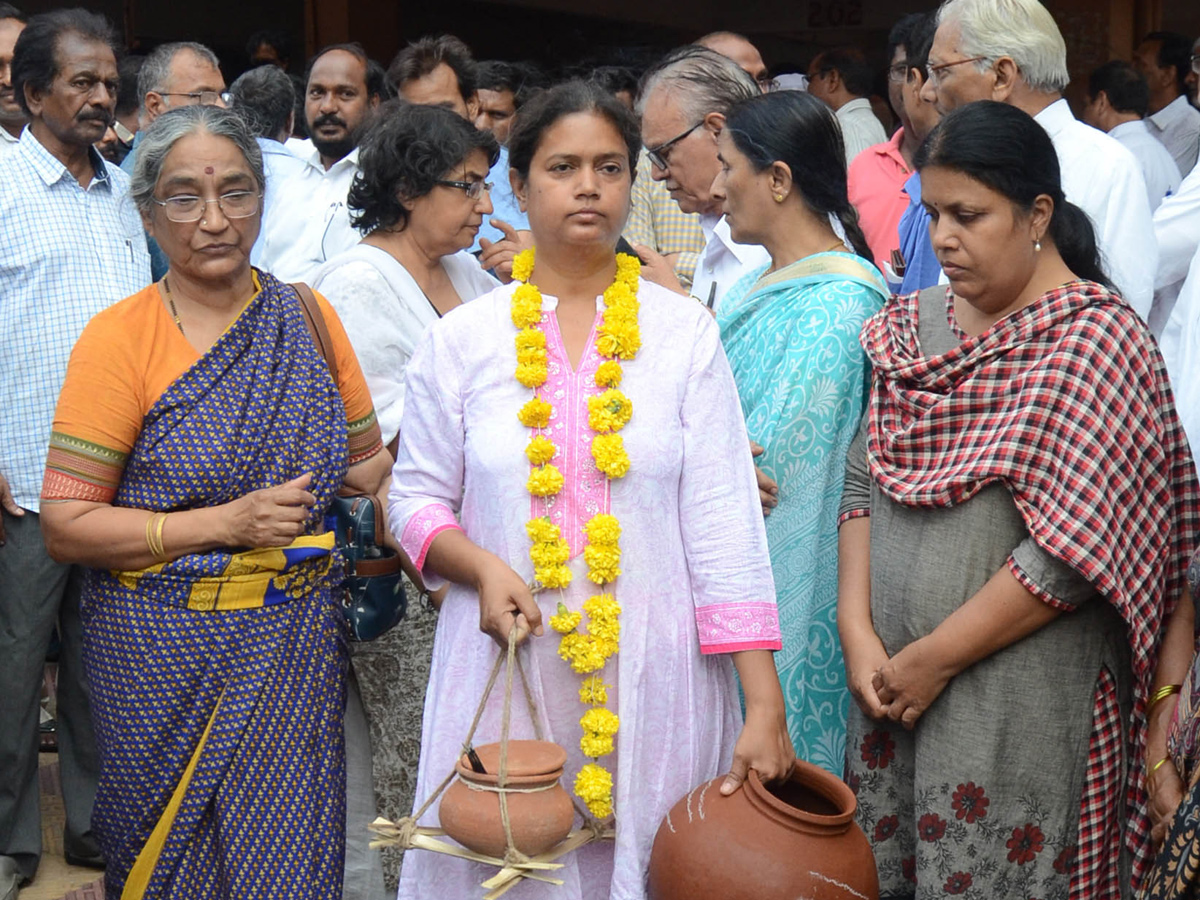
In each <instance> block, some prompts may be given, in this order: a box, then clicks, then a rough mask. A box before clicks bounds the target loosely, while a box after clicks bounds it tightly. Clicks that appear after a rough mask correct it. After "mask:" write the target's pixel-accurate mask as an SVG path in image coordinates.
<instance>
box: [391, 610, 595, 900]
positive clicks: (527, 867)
mask: <svg viewBox="0 0 1200 900" xmlns="http://www.w3.org/2000/svg"><path fill="white" fill-rule="evenodd" d="M516 634H517V630H516V627H515V626H514V628H513V630H512V631H511V632H510V633H509V636H508V652H507V653H501V654H498V655H497V657H496V663H495V665H494V666H493V667H492V672H491V675H490V676H489V677H488V681H487V685H486V686H485V687H484V689H483V697H482V698H481V699H480V701H479V707H478V708H477V709H476V710H475V718H474V719H473V720H472V721H471V728H470V730H469V731H468V732H467V737H466V739H465V740H464V741H463V755H462V756H461V757H460V759H459V760H458V761H457V764H456V766H455V768H454V769H453V770H452V771H451V772H450V774H449V775H447V776H446V777H445V779H443V780H442V783H441V784H439V785H438V786H437V788H436V789H435V790H434V791H433V793H432V794H430V796H429V797H428V798H426V800H425V802H424V803H422V804H421V806H420V808H419V809H418V810H417V811H416V812H415V813H413V815H411V816H406V817H404V818H403V819H401V820H400V821H398V822H391V821H389V820H388V819H385V818H382V817H381V818H378V819H376V820H375V821H374V822H372V823H371V824H370V826H368V827H369V829H370V830H371V831H372V832H374V833H375V834H376V835H377V836H378V837H377V838H376V839H375V840H373V841H372V842H371V847H372V848H377V847H399V848H401V849H403V850H429V851H432V852H434V853H444V854H447V855H449V856H456V857H458V858H459V859H467V860H472V861H474V862H480V863H484V864H486V865H490V866H495V867H496V868H497V869H499V871H498V872H497V873H496V874H495V875H494V876H493V877H491V878H489V879H487V880H486V881H484V882H483V883H482V885H481V886H482V887H483V889H484V890H485V891H486V892H487V893H485V894H484V895H483V898H484V900H494V898H497V897H501V896H503V895H504V894H505V893H507V892H508V891H509V890H510V889H511V888H513V887H515V886H516V885H517V884H518V883H519V882H520V881H522V880H523V879H525V878H529V879H532V880H535V881H545V882H548V883H550V884H558V885H561V884H562V883H563V882H562V880H561V879H559V878H555V877H553V876H552V875H549V874H546V873H548V872H552V871H554V870H555V869H561V868H562V865H563V864H562V863H560V862H556V860H558V859H560V858H561V857H563V856H565V855H566V854H568V853H570V852H571V851H573V850H576V849H578V848H579V847H582V846H584V845H585V844H590V843H591V842H593V841H611V840H613V839H614V838H615V837H616V831H615V830H614V828H613V827H612V826H611V825H605V824H602V823H600V822H598V821H597V820H596V819H595V818H593V817H592V816H591V815H589V814H588V812H587V811H585V810H584V809H582V808H581V807H580V805H579V804H578V803H577V802H576V801H575V800H573V799H572V798H570V796H569V795H568V794H567V792H566V790H565V789H564V788H563V787H562V786H561V785H560V784H559V778H560V777H561V775H562V763H563V762H565V760H566V751H564V750H563V749H562V748H561V747H559V746H558V745H557V744H553V743H550V742H548V741H545V739H544V737H543V732H542V726H541V718H540V717H539V715H538V709H537V704H536V703H535V702H534V699H533V693H532V691H531V690H530V688H529V681H528V680H527V679H526V677H525V669H524V667H523V666H522V665H521V658H520V656H519V655H518V654H517V642H516ZM501 666H504V667H505V669H506V672H505V683H504V709H503V716H502V718H501V722H500V743H499V744H498V745H485V746H482V747H479V748H478V751H479V752H478V753H477V754H476V753H475V750H474V749H473V747H472V740H473V739H474V737H475V729H476V728H478V727H479V722H480V719H482V718H483V712H484V709H486V707H487V701H488V698H489V697H490V696H491V693H492V689H493V688H494V687H495V686H496V680H497V679H498V678H499V676H500V668H501ZM514 671H516V672H519V673H520V675H521V687H522V690H523V692H524V694H525V702H526V703H527V704H528V706H529V717H530V720H531V721H532V722H533V728H534V734H535V736H536V738H537V740H536V741H511V740H510V739H509V727H510V725H511V719H512V695H513V673H514ZM514 745H530V746H528V747H522V749H531V750H541V752H540V753H536V754H534V755H536V756H539V757H540V758H541V760H542V761H543V762H545V761H546V760H550V762H549V763H547V764H546V765H543V766H542V767H541V768H549V771H546V772H538V773H534V774H530V775H525V776H523V775H519V774H513V773H510V759H509V756H510V749H513V747H514ZM537 745H540V747H539V746H537ZM473 755H474V756H475V762H476V763H478V762H479V761H480V759H481V758H488V759H489V760H490V759H491V758H493V757H496V756H498V759H499V766H498V774H497V775H496V776H495V780H494V782H493V783H488V780H490V779H487V780H482V781H481V780H475V779H474V778H473V777H472V774H473V772H474V771H475V769H474V767H473V766H472V763H471V757H472V756H473ZM555 763H557V765H555ZM480 768H483V767H482V766H480ZM535 768H536V764H535ZM479 774H480V775H481V776H486V775H487V773H486V772H483V773H479ZM455 779H458V781H457V782H456V781H455ZM531 782H533V783H531ZM452 784H453V787H452ZM459 785H462V794H463V795H464V801H465V802H464V805H465V804H466V803H470V809H469V810H464V811H463V814H462V815H460V816H456V817H445V816H444V817H443V818H442V824H443V826H445V825H446V824H451V827H452V830H453V831H454V832H456V833H454V834H451V832H450V830H447V829H446V828H445V827H443V828H429V827H425V826H421V825H418V824H417V823H418V822H419V821H420V819H421V817H422V816H423V815H425V813H426V812H428V811H429V809H430V808H431V807H432V806H433V804H434V802H435V801H436V800H437V799H438V798H439V797H442V795H443V794H444V793H446V792H447V789H451V790H455V789H458V788H459ZM473 794H481V795H495V796H496V798H497V805H498V812H499V815H498V817H499V825H500V829H501V832H502V834H503V843H502V844H501V843H500V840H499V835H498V834H496V833H495V828H494V826H495V822H494V821H493V822H492V823H490V824H491V825H492V828H490V829H489V828H488V827H487V826H488V824H489V823H487V822H483V823H482V826H481V822H480V820H481V818H482V817H481V816H480V814H479V809H480V804H479V803H478V802H471V798H470V795H473ZM443 802H444V798H443ZM510 804H512V805H513V806H525V807H527V808H530V811H531V812H533V815H525V816H520V815H514V812H521V811H522V810H520V809H518V810H515V811H514V810H513V809H512V808H510ZM563 804H566V807H567V808H568V809H569V810H573V813H578V814H579V816H580V818H582V820H583V823H584V825H583V828H580V829H578V830H576V831H570V828H571V825H572V824H573V823H574V815H573V814H572V815H570V816H569V817H568V818H565V819H564V817H562V816H561V815H560V814H561V812H562V808H563ZM555 807H558V808H557V809H555ZM548 809H549V810H550V812H549V814H548V813H547V810H548ZM556 818H557V819H558V821H559V824H560V825H562V826H563V827H561V829H560V830H558V831H557V833H556V834H554V835H553V836H552V838H547V835H546V831H547V821H549V820H554V819H556ZM451 819H454V821H453V822H452V821H451ZM514 819H516V820H517V821H518V825H517V827H516V828H514ZM526 821H527V822H528V824H526ZM458 822H471V823H473V825H474V827H472V828H471V829H470V831H472V832H474V834H471V835H468V834H465V833H461V832H460V829H459V828H458V827H456V825H457V823H458ZM549 827H550V829H551V831H553V829H554V826H553V822H552V821H551V824H550V826H549ZM465 830H466V829H463V831H465ZM489 832H491V834H490V835H489ZM568 832H569V833H568ZM480 833H482V834H480ZM447 835H448V836H450V837H454V838H455V839H456V840H459V841H460V843H462V841H461V838H462V837H467V838H468V840H470V841H471V843H472V844H475V845H476V847H477V848H478V847H487V848H490V849H493V850H497V849H499V848H500V847H502V848H503V853H502V854H500V855H496V854H495V853H485V852H479V850H478V849H467V848H465V847H460V846H457V845H455V844H451V843H449V842H447V841H443V840H438V838H440V837H443V836H447ZM547 840H553V843H552V846H550V847H549V849H546V850H542V851H541V852H538V853H533V854H526V853H524V852H522V850H521V849H520V847H521V846H522V845H523V846H525V848H526V849H530V846H531V845H533V846H542V845H544V844H545V843H546V842H547Z"/></svg>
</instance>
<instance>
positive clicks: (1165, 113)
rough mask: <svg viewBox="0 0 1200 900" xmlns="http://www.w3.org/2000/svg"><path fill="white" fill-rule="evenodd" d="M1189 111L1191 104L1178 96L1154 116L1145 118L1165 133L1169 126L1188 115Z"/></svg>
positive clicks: (1183, 97) (1185, 98)
mask: <svg viewBox="0 0 1200 900" xmlns="http://www.w3.org/2000/svg"><path fill="white" fill-rule="evenodd" d="M1189 109H1191V104H1190V103H1188V101H1187V97H1185V96H1183V94H1180V95H1179V96H1178V97H1176V98H1175V99H1174V100H1172V101H1171V102H1170V103H1168V104H1167V105H1166V106H1164V107H1163V108H1162V109H1160V110H1159V111H1158V112H1156V113H1155V114H1154V115H1152V116H1147V117H1146V118H1148V119H1149V120H1150V121H1151V122H1153V123H1154V124H1155V125H1157V126H1158V127H1159V128H1160V129H1161V130H1164V131H1165V130H1166V129H1167V128H1169V127H1170V126H1171V125H1173V124H1175V123H1176V122H1178V121H1180V120H1181V119H1183V118H1184V117H1185V116H1186V115H1187V114H1188V110H1189Z"/></svg>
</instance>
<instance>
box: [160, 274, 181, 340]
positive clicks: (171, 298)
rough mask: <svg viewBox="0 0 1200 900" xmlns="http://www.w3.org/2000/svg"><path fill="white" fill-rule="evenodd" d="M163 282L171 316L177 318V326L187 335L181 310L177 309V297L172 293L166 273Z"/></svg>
mask: <svg viewBox="0 0 1200 900" xmlns="http://www.w3.org/2000/svg"><path fill="white" fill-rule="evenodd" d="M162 283H163V289H164V290H165V291H166V292H167V303H168V304H169V305H170V307H171V318H173V319H174V320H175V327H176V328H178V329H179V333H180V334H182V335H183V336H184V337H187V334H186V333H185V332H184V330H183V323H182V322H180V321H179V311H178V310H177V309H175V297H174V295H172V293H171V283H170V282H169V281H167V276H166V275H164V276H163V280H162Z"/></svg>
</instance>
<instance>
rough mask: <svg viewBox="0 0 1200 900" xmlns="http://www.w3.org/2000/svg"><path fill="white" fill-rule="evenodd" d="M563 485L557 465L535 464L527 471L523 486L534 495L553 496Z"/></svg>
mask: <svg viewBox="0 0 1200 900" xmlns="http://www.w3.org/2000/svg"><path fill="white" fill-rule="evenodd" d="M562 486H563V474H562V472H560V471H558V467H557V466H552V465H548V464H547V465H544V466H537V467H536V468H534V469H530V471H529V480H528V481H527V482H525V487H526V489H527V490H528V491H529V493H531V494H533V496H535V497H553V496H554V495H555V494H557V493H558V492H559V491H561V490H562Z"/></svg>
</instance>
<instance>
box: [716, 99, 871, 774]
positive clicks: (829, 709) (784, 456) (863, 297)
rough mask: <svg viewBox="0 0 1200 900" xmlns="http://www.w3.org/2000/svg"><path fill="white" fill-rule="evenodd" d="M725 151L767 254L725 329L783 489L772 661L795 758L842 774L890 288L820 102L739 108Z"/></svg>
mask: <svg viewBox="0 0 1200 900" xmlns="http://www.w3.org/2000/svg"><path fill="white" fill-rule="evenodd" d="M717 143H718V148H719V151H720V157H721V163H722V169H721V173H720V174H719V175H718V176H717V179H716V181H715V182H714V185H713V193H714V194H715V195H717V196H718V197H721V198H722V200H723V205H724V210H725V218H726V220H727V221H728V222H729V227H730V230H731V232H732V234H733V237H734V240H736V241H739V242H741V243H751V244H762V245H763V246H764V247H766V249H767V250H768V252H769V253H770V254H771V264H770V265H769V266H768V267H766V268H765V269H760V270H758V271H755V272H750V273H748V274H747V275H746V276H745V277H744V278H742V279H741V280H740V281H739V282H738V283H737V284H736V285H734V287H733V288H731V289H730V292H729V294H728V295H726V298H725V300H724V301H723V302H722V304H721V312H720V315H719V316H718V322H719V324H720V326H721V340H722V342H723V344H724V346H725V353H726V355H727V356H728V357H729V363H730V365H731V366H732V367H733V374H734V379H735V380H736V382H737V387H738V395H739V399H740V400H741V404H742V412H743V414H744V415H745V417H746V425H747V428H748V430H749V432H750V437H751V439H752V440H753V441H755V442H756V443H757V444H760V445H761V447H762V451H763V452H762V454H761V456H760V457H759V465H760V467H761V470H762V471H763V472H764V473H765V474H766V475H767V476H769V477H770V478H771V479H773V480H774V481H775V483H776V486H777V490H776V492H775V493H774V494H773V495H772V496H766V497H764V512H765V513H766V514H767V515H768V518H767V522H766V525H767V542H768V544H769V546H770V551H771V567H772V571H773V573H774V576H775V590H776V600H777V602H778V605H779V619H780V626H781V628H782V631H783V650H782V651H781V652H779V653H777V654H776V658H775V662H776V666H777V667H778V669H779V679H780V682H781V683H782V684H783V691H784V698H785V700H786V701H787V711H788V728H789V731H790V733H791V738H792V743H793V744H794V745H795V748H796V753H797V755H798V756H799V757H800V758H802V759H805V760H808V761H809V762H811V763H814V764H816V765H819V766H822V767H824V768H825V769H828V770H829V771H830V772H833V773H834V774H836V775H838V776H839V777H840V776H841V775H842V773H843V770H844V765H845V743H846V713H847V708H848V705H849V693H848V692H847V688H846V674H845V668H844V665H843V661H842V651H841V644H840V641H839V640H838V631H837V511H838V503H839V501H840V498H841V493H842V476H843V473H844V470H845V459H846V450H847V448H848V447H849V446H850V441H851V440H852V439H853V437H854V434H855V432H856V431H857V429H858V423H859V420H860V418H861V416H862V413H863V409H864V407H865V404H866V397H867V388H868V382H867V365H866V361H865V357H864V355H863V352H862V348H861V347H860V346H859V343H858V333H859V330H860V329H861V328H862V325H863V323H864V322H865V321H866V320H867V319H868V318H869V317H870V316H871V315H872V314H874V313H875V312H876V311H877V310H879V309H880V308H881V307H882V306H883V303H884V301H885V300H886V299H887V295H888V292H887V285H886V283H885V282H884V280H883V276H882V275H880V273H879V270H878V269H876V268H875V267H874V265H872V263H871V262H870V260H871V252H870V250H869V248H868V247H867V243H866V240H865V238H864V237H863V235H862V231H861V230H860V228H859V226H858V217H857V215H856V214H855V212H854V208H853V207H852V206H851V205H850V201H849V200H848V199H847V197H846V164H845V156H844V154H843V151H842V138H841V132H840V131H839V130H838V125H837V121H836V120H835V119H834V117H833V115H832V113H831V112H830V111H829V109H828V108H827V107H826V106H825V105H824V104H822V103H821V102H820V101H819V100H816V99H814V98H813V97H811V96H809V95H808V94H804V93H799V92H795V91H784V92H780V93H773V94H767V95H764V96H761V97H755V98H753V99H751V100H746V101H743V102H741V103H739V104H738V105H737V106H735V107H734V108H733V109H732V110H730V112H729V115H728V117H727V120H726V127H725V129H724V130H723V131H722V132H721V134H720V137H719V138H718V141H717ZM834 222H837V223H838V225H839V226H840V228H837V229H835V226H834V224H833V223H834ZM847 245H849V247H851V248H853V252H851V251H850V250H849V249H848V247H847ZM755 449H756V450H757V449H758V448H755Z"/></svg>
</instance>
